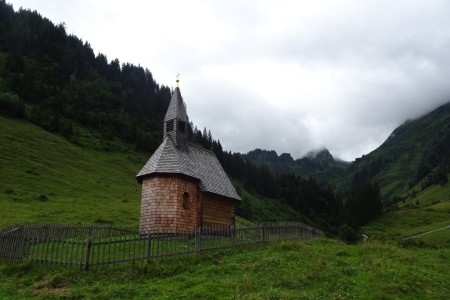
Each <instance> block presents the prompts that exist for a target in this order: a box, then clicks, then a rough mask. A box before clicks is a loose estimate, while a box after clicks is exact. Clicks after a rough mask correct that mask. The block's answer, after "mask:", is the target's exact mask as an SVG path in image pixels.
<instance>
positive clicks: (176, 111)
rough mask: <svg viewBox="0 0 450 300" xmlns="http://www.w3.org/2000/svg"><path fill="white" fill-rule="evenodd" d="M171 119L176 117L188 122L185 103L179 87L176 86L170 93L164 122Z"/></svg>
mask: <svg viewBox="0 0 450 300" xmlns="http://www.w3.org/2000/svg"><path fill="white" fill-rule="evenodd" d="M172 119H178V120H180V121H183V122H185V123H189V118H188V116H187V113H186V105H185V104H184V102H183V98H182V97H181V92H180V88H179V87H176V88H175V90H174V91H173V93H172V99H170V104H169V108H168V109H167V112H166V117H165V118H164V122H167V121H169V120H172Z"/></svg>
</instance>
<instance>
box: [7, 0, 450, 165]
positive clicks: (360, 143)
mask: <svg viewBox="0 0 450 300" xmlns="http://www.w3.org/2000/svg"><path fill="white" fill-rule="evenodd" d="M7 1H9V2H10V3H12V4H13V6H14V8H15V9H16V10H17V9H18V8H19V7H23V8H29V9H32V10H37V11H38V12H39V13H40V14H41V15H43V16H44V17H47V18H49V19H50V20H52V21H53V22H55V23H62V22H64V23H65V24H66V29H67V32H68V33H69V34H74V35H76V36H78V37H79V38H81V39H83V40H84V41H88V42H89V43H90V44H91V46H92V48H93V49H94V51H95V53H98V52H101V53H104V54H105V55H106V56H107V57H108V59H109V60H112V59H115V58H118V59H119V60H120V62H121V63H125V62H130V63H133V64H136V65H138V64H139V65H141V66H142V67H144V68H148V69H149V70H150V71H151V72H152V74H153V77H154V78H155V80H156V81H157V82H158V83H160V84H164V85H168V86H171V87H174V86H175V75H176V74H177V73H178V72H179V73H180V74H181V76H180V88H181V93H182V96H183V98H184V100H185V102H186V104H187V108H188V115H189V117H190V120H191V121H193V122H194V124H196V125H197V126H198V127H199V128H203V127H205V126H206V127H207V128H208V129H210V130H211V132H212V134H213V136H214V137H215V138H216V139H220V141H221V143H222V146H223V147H224V148H225V149H227V150H232V151H233V152H242V153H246V152H248V151H250V150H253V149H255V148H262V149H267V150H276V151H277V153H278V154H281V153H283V152H288V153H291V154H292V156H293V157H294V158H299V157H301V156H303V155H305V154H306V153H307V152H308V151H311V150H314V149H319V148H322V147H326V148H328V149H329V150H330V152H331V153H332V154H333V156H335V157H339V158H341V159H345V160H354V159H355V158H357V157H360V156H361V155H363V154H367V153H369V152H370V151H372V150H374V149H375V148H377V147H378V146H379V145H380V144H381V143H382V142H383V141H384V140H385V139H386V138H387V137H388V136H389V134H390V133H391V132H392V131H393V130H394V129H395V128H396V127H397V126H399V125H400V124H402V123H403V122H404V121H405V120H406V119H410V118H415V117H418V116H420V115H422V114H424V113H426V112H428V111H430V110H432V109H433V108H435V107H437V106H439V105H440V104H443V103H445V102H448V101H449V100H450V76H449V75H450V1H447V0H443V1H438V0H436V1H434V0H429V1H423V0H405V1H395V0H386V1H385V0H374V1H370V0H368V1H361V0H349V1H331V0H330V1H320V0H315V1H310V0H307V1H306V0H305V1H283V0H273V1H261V0H258V1H248V0H227V1H222V0H198V1H195V0H193V1H187V0H180V1H170V0H167V1H161V0H159V1H138V0H127V1H112V0H104V1H103V0H64V1H61V0H45V1H42V0H7Z"/></svg>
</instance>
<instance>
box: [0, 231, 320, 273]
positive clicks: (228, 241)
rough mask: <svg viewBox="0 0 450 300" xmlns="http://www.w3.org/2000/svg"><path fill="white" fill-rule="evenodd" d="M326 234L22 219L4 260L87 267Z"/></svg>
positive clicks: (4, 247) (4, 245) (0, 246)
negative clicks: (162, 229) (161, 229)
mask: <svg viewBox="0 0 450 300" xmlns="http://www.w3.org/2000/svg"><path fill="white" fill-rule="evenodd" d="M319 235H323V233H322V232H321V231H320V230H317V229H315V228H313V227H311V226H308V225H306V224H302V223H261V224H259V225H258V226H253V227H247V228H238V229H236V228H234V227H233V226H219V225H217V226H210V227H203V228H199V229H197V230H196V231H194V232H187V233H148V234H139V232H138V231H137V230H125V229H119V228H115V227H112V226H92V225H91V226H87V225H60V224H19V225H14V226H9V227H7V228H3V229H0V260H3V261H33V262H40V263H50V264H59V265H68V266H76V267H79V268H83V269H86V270H87V269H89V268H92V267H100V266H105V265H114V264H121V263H125V262H134V261H141V260H152V259H159V258H163V257H169V256H175V255H193V254H196V253H200V252H202V251H206V250H212V249H221V248H232V247H239V246H243V245H250V244H257V243H268V242H271V241H275V240H282V239H308V238H311V237H314V236H319Z"/></svg>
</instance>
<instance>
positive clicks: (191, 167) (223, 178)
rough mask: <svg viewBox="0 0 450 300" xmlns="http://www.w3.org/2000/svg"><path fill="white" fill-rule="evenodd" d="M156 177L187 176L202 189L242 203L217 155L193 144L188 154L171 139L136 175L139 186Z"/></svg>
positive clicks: (164, 142) (166, 140)
mask: <svg viewBox="0 0 450 300" xmlns="http://www.w3.org/2000/svg"><path fill="white" fill-rule="evenodd" d="M152 174H183V175H187V176H190V177H193V178H196V179H199V180H200V189H201V190H202V191H203V192H210V193H214V194H218V195H221V196H225V197H228V198H232V199H235V200H241V198H240V197H239V195H238V194H237V193H236V190H235V189H234V187H233V185H232V184H231V182H230V180H229V179H228V176H227V175H226V174H225V171H224V170H223V168H222V166H221V165H220V163H219V161H218V160H217V158H216V156H215V155H214V153H212V152H210V151H208V150H205V149H203V148H201V147H198V146H196V145H193V144H189V145H188V149H187V151H180V149H177V147H176V146H175V144H174V142H173V141H172V138H171V137H170V136H167V137H166V138H165V139H164V141H163V142H162V144H161V145H160V146H159V148H158V149H157V150H156V151H155V153H154V154H153V155H152V157H150V159H149V160H148V162H147V163H146V164H145V166H144V167H143V168H142V170H141V171H140V172H139V173H138V174H137V175H136V178H137V180H138V181H139V182H142V179H143V178H144V177H146V176H149V175H152Z"/></svg>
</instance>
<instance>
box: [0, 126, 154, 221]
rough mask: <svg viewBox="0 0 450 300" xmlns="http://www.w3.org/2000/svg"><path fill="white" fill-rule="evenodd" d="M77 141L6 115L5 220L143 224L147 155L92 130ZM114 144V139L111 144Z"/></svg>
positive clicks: (0, 143) (0, 184)
mask: <svg viewBox="0 0 450 300" xmlns="http://www.w3.org/2000/svg"><path fill="white" fill-rule="evenodd" d="M79 143H81V144H83V143H84V144H88V145H89V147H90V148H91V149H87V148H84V147H80V146H77V145H74V144H72V143H70V142H68V141H67V140H65V139H64V138H62V137H60V136H57V135H54V134H51V133H48V132H46V131H44V130H42V129H41V128H38V127H36V126H34V125H32V124H30V123H28V122H25V121H20V120H15V119H7V118H4V117H0V153H1V154H2V155H1V156H0V165H1V168H0V226H3V225H6V224H11V223H17V222H65V223H111V224H114V225H119V226H127V227H129V226H137V224H138V218H139V201H140V198H139V197H140V187H139V185H138V183H137V182H136V180H135V178H134V176H135V175H136V174H137V172H138V171H139V168H140V167H141V166H142V165H143V163H144V162H145V159H146V157H144V155H142V154H138V153H135V152H129V153H126V152H122V153H120V152H107V151H105V150H103V151H100V150H94V149H95V148H98V149H99V148H103V149H107V148H108V147H110V148H111V147H113V145H112V143H110V142H109V143H108V142H102V140H101V139H100V138H99V137H96V136H93V135H90V134H89V133H88V132H83V131H81V132H80V137H79ZM108 144H109V145H108Z"/></svg>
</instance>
